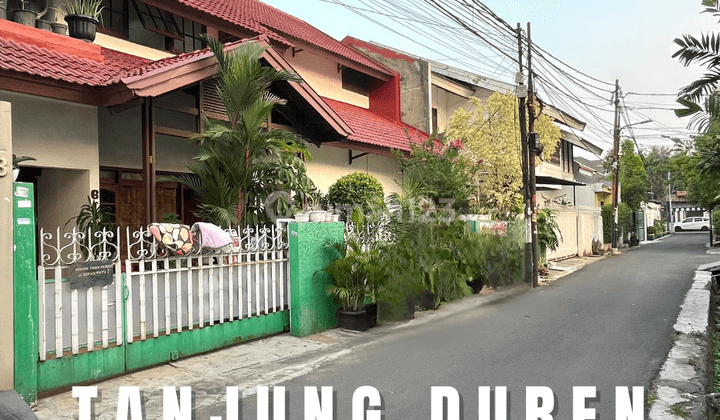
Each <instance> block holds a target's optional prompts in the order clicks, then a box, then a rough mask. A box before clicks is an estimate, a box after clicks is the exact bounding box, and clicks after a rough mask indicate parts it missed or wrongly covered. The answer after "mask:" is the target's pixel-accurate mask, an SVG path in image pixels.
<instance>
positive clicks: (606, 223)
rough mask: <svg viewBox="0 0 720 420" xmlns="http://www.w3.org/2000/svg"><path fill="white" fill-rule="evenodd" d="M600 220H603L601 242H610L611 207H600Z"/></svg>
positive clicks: (608, 205)
mask: <svg viewBox="0 0 720 420" xmlns="http://www.w3.org/2000/svg"><path fill="white" fill-rule="evenodd" d="M601 214H602V220H603V242H605V243H606V244H607V243H610V242H612V206H611V205H610V204H605V205H604V206H602V211H601Z"/></svg>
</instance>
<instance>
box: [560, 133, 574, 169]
mask: <svg viewBox="0 0 720 420" xmlns="http://www.w3.org/2000/svg"><path fill="white" fill-rule="evenodd" d="M560 143H561V146H562V152H561V159H562V171H563V172H568V173H572V171H573V145H572V143H570V142H567V141H565V140H561V141H560Z"/></svg>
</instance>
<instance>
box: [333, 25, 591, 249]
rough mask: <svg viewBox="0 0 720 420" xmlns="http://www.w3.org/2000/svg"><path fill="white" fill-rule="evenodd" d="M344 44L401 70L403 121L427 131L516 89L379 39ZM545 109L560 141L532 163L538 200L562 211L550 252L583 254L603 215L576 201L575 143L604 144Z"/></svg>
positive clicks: (441, 128) (548, 107) (565, 115)
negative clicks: (473, 102) (556, 244)
mask: <svg viewBox="0 0 720 420" xmlns="http://www.w3.org/2000/svg"><path fill="white" fill-rule="evenodd" d="M343 43H345V44H347V45H351V46H353V47H354V48H356V49H358V51H361V52H363V53H364V54H367V55H369V56H370V57H372V58H374V59H375V60H377V61H379V62H380V63H382V64H384V65H385V66H387V67H389V68H392V69H394V70H395V71H397V72H398V73H399V74H400V90H401V96H402V102H401V105H402V111H401V112H402V118H403V121H404V122H406V123H408V124H411V125H413V126H415V127H417V128H419V129H422V130H427V131H429V132H438V133H440V132H443V131H444V128H445V126H446V125H447V123H448V121H449V119H450V117H451V116H452V114H453V113H454V112H455V111H456V110H457V109H459V108H461V107H465V108H467V107H468V106H469V105H470V98H471V97H475V98H479V99H480V100H485V99H487V98H488V97H489V96H490V95H491V94H493V93H494V92H500V93H503V94H508V93H510V94H512V93H513V92H514V91H515V86H514V85H511V84H508V83H504V82H501V81H498V80H493V79H492V78H489V77H485V76H483V75H479V74H475V73H472V72H468V71H465V70H462V69H459V68H455V67H452V66H449V65H447V64H444V63H439V62H436V61H433V60H428V59H425V58H422V57H418V56H415V55H412V54H408V53H405V52H402V51H399V50H396V49H393V48H392V47H387V46H384V45H381V44H378V43H373V42H365V41H362V40H358V39H355V38H352V37H346V38H345V39H344V40H343ZM543 113H544V114H545V115H547V116H549V117H550V118H551V119H552V120H553V121H554V122H555V123H556V124H557V125H558V127H559V128H560V131H561V140H560V142H559V143H558V146H557V148H556V150H555V152H554V154H553V155H552V157H551V158H550V159H549V160H548V161H546V162H540V163H539V165H538V166H537V167H536V187H537V191H538V193H537V200H538V204H539V205H540V206H542V207H560V211H561V214H560V217H559V220H558V221H559V224H560V226H561V230H563V232H561V233H562V236H563V238H565V241H564V242H563V244H561V249H558V251H556V252H554V253H552V254H551V255H550V256H551V258H553V257H554V258H560V257H564V256H567V255H576V254H582V253H585V252H588V251H589V250H590V249H591V246H592V242H593V240H597V239H598V238H600V240H601V237H602V220H601V218H600V210H599V208H597V207H596V206H595V205H594V203H592V202H585V203H582V204H581V203H580V202H579V201H578V197H579V196H583V194H584V191H585V190H587V189H588V188H590V187H588V186H587V185H586V184H584V183H583V182H578V180H576V179H575V177H576V171H575V165H574V150H575V149H576V148H579V149H582V150H585V151H587V152H590V153H593V154H596V155H599V154H601V153H602V149H600V148H599V147H597V146H595V145H594V144H592V143H590V142H589V141H587V140H585V139H583V138H581V137H580V136H578V135H577V134H574V133H578V132H581V131H582V130H584V128H585V123H584V122H582V121H580V120H578V119H577V118H575V117H573V116H572V115H570V113H568V112H566V111H564V110H560V109H558V108H556V107H554V106H552V105H551V104H547V103H546V104H545V106H544V107H543ZM579 190H581V192H580V194H578V191H579ZM588 191H589V190H588ZM590 194H592V192H590ZM581 210H587V211H589V212H591V213H592V214H591V215H590V216H587V217H585V216H584V215H581V214H580V213H581ZM565 213H567V214H565ZM596 221H599V222H600V223H599V224H598V223H596Z"/></svg>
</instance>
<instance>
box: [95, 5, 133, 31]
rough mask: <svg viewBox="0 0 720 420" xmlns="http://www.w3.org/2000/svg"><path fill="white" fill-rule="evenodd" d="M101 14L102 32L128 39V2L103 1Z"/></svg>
mask: <svg viewBox="0 0 720 420" xmlns="http://www.w3.org/2000/svg"><path fill="white" fill-rule="evenodd" d="M102 5H103V9H102V12H101V15H102V23H103V26H102V28H101V31H102V32H105V33H107V34H109V35H114V36H116V37H120V38H127V37H128V2H127V0H103V3H102Z"/></svg>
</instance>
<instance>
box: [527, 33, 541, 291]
mask: <svg viewBox="0 0 720 420" xmlns="http://www.w3.org/2000/svg"><path fill="white" fill-rule="evenodd" d="M530 34H531V33H530V22H528V24H527V49H528V56H527V68H528V101H527V108H528V115H529V118H528V133H529V134H528V149H529V150H528V152H529V153H528V184H530V229H531V231H532V247H531V250H532V287H537V286H538V250H537V212H536V207H537V197H536V191H535V153H537V150H538V147H537V142H538V136H537V134H536V133H535V91H534V88H535V86H534V85H533V71H532V38H531V35H530ZM526 217H527V215H526Z"/></svg>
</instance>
